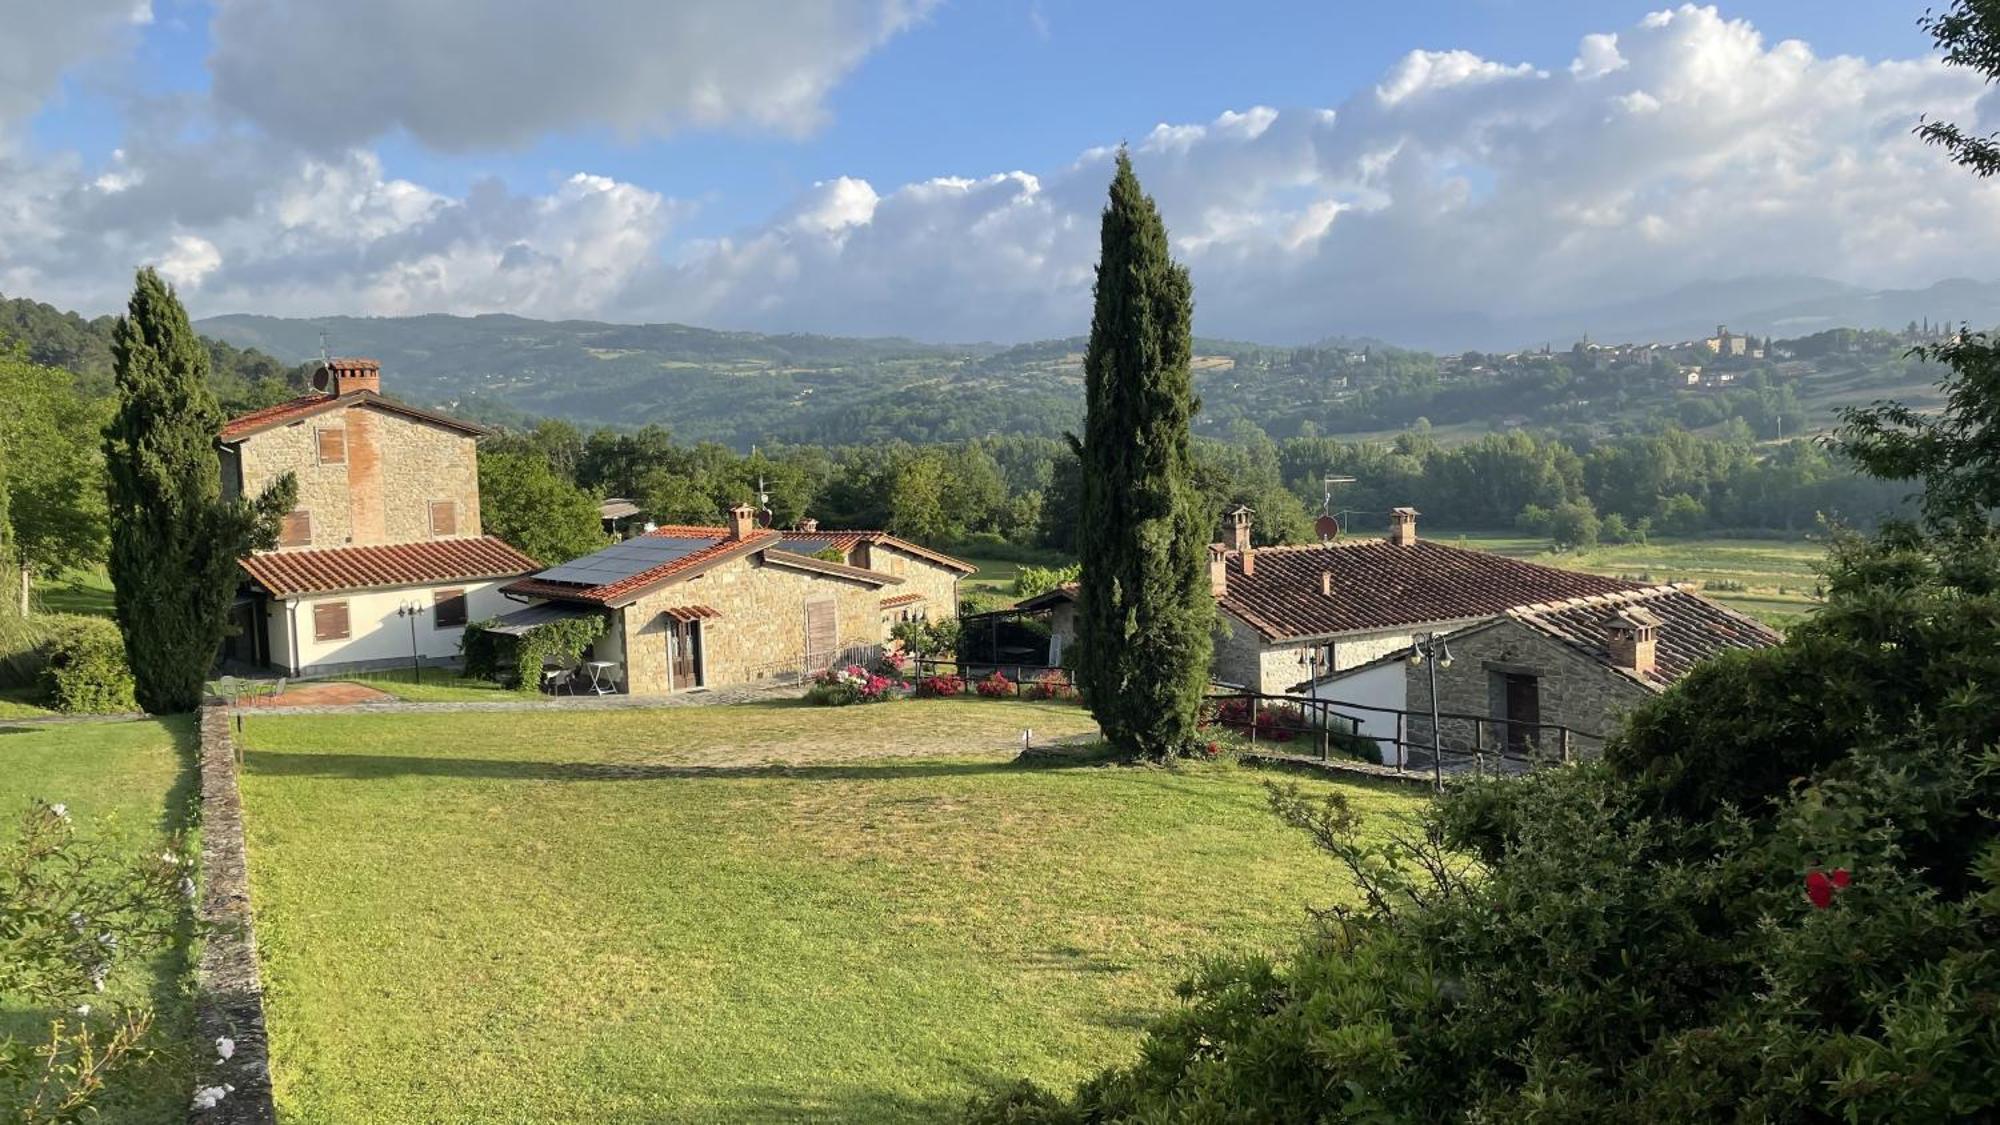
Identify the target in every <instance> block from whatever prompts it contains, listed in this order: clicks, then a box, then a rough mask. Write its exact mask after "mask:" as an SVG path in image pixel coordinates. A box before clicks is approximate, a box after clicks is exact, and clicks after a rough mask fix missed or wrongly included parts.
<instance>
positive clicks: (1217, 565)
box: [1208, 543, 1229, 598]
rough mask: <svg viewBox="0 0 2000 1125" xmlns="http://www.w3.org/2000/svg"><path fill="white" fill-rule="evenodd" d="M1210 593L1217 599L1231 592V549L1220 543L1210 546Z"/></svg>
mask: <svg viewBox="0 0 2000 1125" xmlns="http://www.w3.org/2000/svg"><path fill="white" fill-rule="evenodd" d="M1208 592H1209V595H1210V596H1212V597H1217V598H1219V597H1221V596H1222V595H1224V594H1226V593H1228V592H1229V548H1227V547H1224V546H1223V545H1222V544H1220V543H1210V544H1209V545H1208Z"/></svg>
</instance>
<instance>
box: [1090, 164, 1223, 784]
mask: <svg viewBox="0 0 2000 1125" xmlns="http://www.w3.org/2000/svg"><path fill="white" fill-rule="evenodd" d="M1096 300H1097V303H1096V309H1095V311H1094V312H1093V313H1092V316H1091V322H1090V350H1089V351H1088V352H1087V353H1086V354H1085V356H1084V366H1083V369H1084V388H1085V392H1084V393H1085V407H1086V410H1087V414H1086V416H1085V419H1084V436H1083V439H1082V440H1081V441H1077V440H1076V439H1075V438H1074V437H1072V438H1071V441H1072V443H1073V444H1074V445H1075V446H1076V453H1077V457H1078V458H1079V459H1081V461H1082V463H1083V503H1082V505H1081V513H1080V520H1079V523H1078V526H1077V546H1078V553H1079V555H1080V556H1081V558H1082V562H1083V575H1082V579H1081V583H1080V591H1079V594H1078V598H1077V603H1078V606H1077V613H1078V618H1077V634H1078V642H1079V652H1078V664H1077V675H1078V680H1079V686H1081V687H1082V689H1083V691H1084V695H1085V698H1086V699H1088V700H1089V703H1090V709H1091V711H1092V713H1093V714H1095V715H1096V717H1097V721H1098V725H1099V726H1101V727H1102V728H1103V729H1104V735H1105V737H1106V738H1107V739H1109V740H1110V741H1111V743H1112V745H1114V746H1116V747H1119V748H1120V749H1122V750H1125V751H1127V752H1130V753H1135V754H1142V755H1146V756H1149V757H1171V756H1173V755H1175V754H1177V753H1179V752H1180V751H1181V750H1182V749H1183V748H1184V747H1186V746H1187V745H1188V744H1189V743H1190V742H1191V740H1192V738H1193V735H1194V729H1195V722H1196V712H1197V710H1198V709H1199V708H1200V705H1201V696H1202V690H1203V687H1204V685H1205V684H1206V683H1207V679H1208V669H1209V651H1210V640H1209V630H1210V627H1211V624H1212V622H1213V620H1214V612H1215V611H1214V607H1213V604H1212V602H1211V600H1210V598H1209V593H1208V581H1207V575H1206V553H1205V547H1204V540H1205V537H1206V531H1207V529H1208V528H1209V527H1210V526H1211V524H1212V520H1211V519H1210V518H1209V516H1210V513H1204V512H1201V511H1198V510H1197V509H1198V506H1199V499H1198V497H1197V494H1196V492H1195V489H1194V486H1193V483H1192V479H1191V478H1192V469H1193V448H1192V445H1193V439H1192V437H1191V435H1190V426H1191V424H1192V423H1193V421H1194V414H1195V411H1196V410H1197V409H1198V408H1199V404H1198V403H1197V402H1196V401H1195V396H1194V380H1193V376H1192V375H1191V374H1190V372H1189V369H1188V361H1189V359H1190V358H1191V356H1192V353H1193V348H1194V337H1193V327H1192V322H1193V317H1194V287H1193V285H1192V284H1191V283H1190V282H1189V280H1188V274H1187V270H1186V269H1184V268H1182V267H1181V266H1179V265H1176V264H1175V263H1174V261H1173V258H1172V256H1171V254H1170V253H1169V251H1168V246H1167V229H1166V226H1165V225H1164V224H1163V223H1161V222H1160V215H1159V212H1158V210H1156V209H1155V208H1154V206H1153V201H1152V199H1151V198H1150V197H1148V196H1147V195H1146V193H1145V192H1144V191H1143V190H1142V189H1141V188H1140V187H1139V178H1138V177H1137V176H1135V175H1133V174H1132V162H1131V160H1130V159H1129V158H1128V157H1127V156H1126V155H1125V153H1124V152H1123V151H1120V152H1119V154H1118V171H1117V174H1116V175H1115V176H1114V177H1113V178H1112V180H1111V201H1110V203H1109V204H1108V205H1107V206H1106V207H1105V209H1104V225H1103V230H1102V246H1101V250H1100V254H1099V258H1098V263H1097V288H1096Z"/></svg>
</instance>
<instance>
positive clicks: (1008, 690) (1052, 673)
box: [910, 657, 1077, 699]
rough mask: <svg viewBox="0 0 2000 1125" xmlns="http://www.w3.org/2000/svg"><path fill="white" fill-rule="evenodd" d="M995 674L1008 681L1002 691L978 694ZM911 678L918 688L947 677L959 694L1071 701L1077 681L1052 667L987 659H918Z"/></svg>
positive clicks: (1056, 667)
mask: <svg viewBox="0 0 2000 1125" xmlns="http://www.w3.org/2000/svg"><path fill="white" fill-rule="evenodd" d="M995 673H998V674H999V675H1000V677H1001V678H1002V679H1004V680H1006V681H1007V686H1006V687H1005V689H1004V690H998V691H997V692H996V691H994V690H988V691H981V690H980V689H979V685H980V684H981V683H993V684H994V686H995V688H996V689H997V688H998V687H999V685H998V683H997V682H996V681H993V680H992V676H993V675H994V674H995ZM910 675H911V678H912V679H913V680H914V681H915V682H916V683H917V684H918V686H919V687H921V686H922V685H923V683H924V681H926V680H937V679H940V678H945V677H950V678H954V679H957V680H958V681H959V691H958V694H961V695H993V694H998V695H1002V696H1009V695H1011V696H1013V697H1014V698H1016V699H1020V698H1029V699H1074V698H1076V694H1077V691H1076V681H1075V680H1074V679H1073V678H1071V676H1070V672H1069V669H1067V668H1063V667H1059V666H1057V665H1054V664H1013V663H1005V662H998V661H990V660H968V661H958V660H943V659H938V658H935V657H924V658H919V659H918V660H916V661H914V662H913V663H912V664H911V665H910Z"/></svg>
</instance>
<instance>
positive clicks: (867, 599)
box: [494, 505, 975, 695]
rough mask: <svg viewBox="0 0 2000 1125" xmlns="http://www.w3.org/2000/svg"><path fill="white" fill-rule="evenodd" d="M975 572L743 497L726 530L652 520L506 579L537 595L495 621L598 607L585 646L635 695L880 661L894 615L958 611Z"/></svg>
mask: <svg viewBox="0 0 2000 1125" xmlns="http://www.w3.org/2000/svg"><path fill="white" fill-rule="evenodd" d="M974 569H975V568H974V567H973V566H972V565H971V564H969V563H965V562H961V561H960V560H958V559H954V558H952V557H951V556H949V555H943V554H939V553H938V552H936V551H932V550H929V549H927V548H925V547H921V546H918V545H917V544H915V543H910V542H907V541H905V540H902V539H898V538H896V537H895V536H893V535H889V534H887V533H885V532H880V531H821V530H820V529H819V527H818V525H817V524H816V523H815V522H814V521H812V520H803V521H800V525H799V526H798V527H797V528H795V529H793V530H790V531H779V530H773V529H771V528H767V527H761V526H759V525H758V523H757V516H756V512H755V511H754V510H753V509H751V508H750V507H749V506H747V505H739V506H738V507H736V508H734V509H732V510H731V511H730V517H729V525H728V526H727V527H691V526H672V527H660V528H656V529H654V530H653V531H650V532H647V533H645V534H643V535H639V536H635V537H634V538H632V539H628V540H626V541H625V542H623V543H619V544H616V545H614V546H611V547H606V548H605V549H604V550H602V551H599V552H597V553H596V554H592V555H586V556H584V557H583V558H580V559H576V560H574V561H572V562H568V563H564V564H563V565H561V566H556V567H550V568H548V569H546V570H543V571H540V572H538V573H536V574H534V575H531V576H529V577H527V578H523V579H521V580H519V581H517V582H512V583H509V584H508V585H506V587H505V588H504V589H505V592H506V594H507V595H508V596H510V597H513V598H515V599H517V600H519V601H522V602H527V603H529V604H527V605H526V606H524V607H522V608H520V609H517V610H515V611H514V612H512V613H510V614H508V615H506V616H504V617H502V618H500V619H499V620H498V621H497V622H495V623H494V627H495V628H496V629H498V630H500V631H503V632H517V631H520V630H522V629H525V628H531V627H532V626H533V625H534V624H536V623H539V622H543V621H547V620H550V619H551V618H553V617H557V616H583V615H595V616H599V617H602V618H603V619H604V621H605V623H606V626H605V633H604V635H603V636H602V637H600V638H599V640H598V641H597V642H596V643H595V644H594V645H592V646H591V656H592V657H593V658H594V659H597V660H603V661H609V662H612V663H613V664H615V665H617V666H618V670H617V671H616V672H613V673H612V676H613V677H614V678H615V679H617V680H618V682H619V685H620V686H621V687H622V688H623V689H624V690H626V691H630V692H632V693H634V694H641V695H657V694H665V693H668V692H677V691H686V690H691V689H694V688H712V687H724V686H728V685H732V684H745V683H755V682H757V681H760V680H781V679H792V678H796V677H798V676H800V675H802V674H806V673H810V672H814V671H818V670H820V669H823V668H825V667H827V666H828V665H830V664H834V663H838V662H842V661H866V660H869V659H872V658H873V657H874V656H875V655H876V654H878V653H879V652H880V650H881V646H882V643H883V642H884V641H885V640H887V639H888V634H889V630H890V629H891V628H893V627H894V626H895V625H896V624H897V623H898V622H901V621H908V620H912V619H921V620H936V619H940V618H946V617H953V616H956V615H957V612H958V583H959V580H960V579H961V578H963V577H965V576H966V575H968V574H971V573H973V572H974Z"/></svg>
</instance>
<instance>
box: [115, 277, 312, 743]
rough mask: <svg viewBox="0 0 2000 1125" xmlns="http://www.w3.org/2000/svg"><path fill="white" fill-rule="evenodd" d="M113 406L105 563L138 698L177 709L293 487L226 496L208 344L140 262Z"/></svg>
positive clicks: (289, 483)
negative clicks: (249, 496) (243, 572)
mask: <svg viewBox="0 0 2000 1125" xmlns="http://www.w3.org/2000/svg"><path fill="white" fill-rule="evenodd" d="M112 354H113V360H114V365H115V370H116V382H117V387H118V408H117V412H116V414H114V415H113V417H112V419H111V423H110V425H109V426H108V427H107V428H106V429H105V431H104V460H105V468H106V470H107V475H108V477H109V488H108V489H107V496H108V504H107V509H108V512H109V518H110V528H111V551H110V558H109V569H110V572H111V582H112V586H113V588H114V592H115V606H116V615H117V619H118V627H119V629H120V631H121V632H123V634H124V636H125V651H126V655H127V657H128V658H129V659H130V662H131V665H132V675H133V680H134V684H135V693H136V695H137V696H138V700H139V705H140V706H141V707H144V708H145V709H146V710H148V711H152V712H156V713H157V712H167V711H185V710H189V709H191V708H193V707H194V706H195V705H196V704H198V703H199V702H200V701H201V687H202V680H203V679H204V677H205V676H206V675H207V673H208V670H209V668H210V667H211V666H212V665H213V664H214V662H215V654H216V650H217V648H218V647H219V646H220V645H221V643H222V638H223V635H224V633H226V632H227V630H228V621H227V617H228V610H229V602H230V599H231V598H232V597H234V596H235V593H236V587H237V584H238V581H239V578H240V575H239V574H238V570H237V563H238V561H239V560H241V559H242V558H243V556H245V555H247V554H249V553H250V552H251V551H252V550H254V549H258V548H269V547H272V546H275V545H276V543H277V534H278V531H277V526H278V520H279V518H280V517H281V516H282V515H283V514H284V513H285V512H286V511H288V510H290V509H291V507H292V504H293V502H294V500H295V499H296V497H297V495H298V486H297V482H296V481H295V480H294V479H293V478H292V476H291V474H289V473H287V474H286V475H285V476H283V477H282V478H280V479H278V480H276V481H274V482H272V483H271V484H270V486H268V487H267V488H265V490H264V491H263V493H262V494H261V495H259V496H258V497H257V498H256V499H255V500H224V499H223V498H222V470H221V463H220V461H219V459H218V457H217V455H216V450H215V435H216V433H217V432H218V431H219V430H220V429H221V427H222V422H223V416H222V411H221V408H220V407H219V406H218V405H217V404H216V401H215V396H214V395H213V394H212V393H210V391H209V389H208V352H207V350H206V349H204V348H203V347H202V344H201V340H200V337H198V336H196V335H195V334H194V329H193V328H192V327H191V326H190V325H189V324H188V319H187V311H186V310H185V309H183V308H182V307H181V303H180V301H179V300H178V299H177V298H176V297H175V296H174V293H173V291H172V290H171V289H169V288H168V287H167V284H166V283H165V282H163V281H161V280H160V278H159V275H158V274H156V273H154V272H153V270H152V269H151V268H147V269H142V270H140V271H139V276H138V281H137V284H136V285H135V287H134V288H133V291H132V300H131V304H130V306H129V310H128V312H127V314H126V315H125V316H123V317H120V318H119V320H118V326H117V328H116V329H115V330H114V332H113V343H112Z"/></svg>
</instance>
